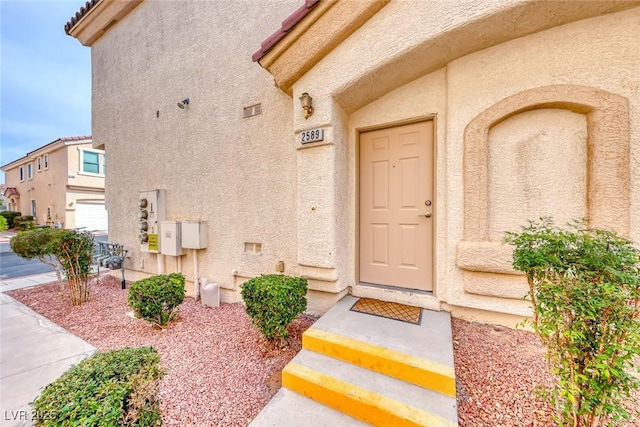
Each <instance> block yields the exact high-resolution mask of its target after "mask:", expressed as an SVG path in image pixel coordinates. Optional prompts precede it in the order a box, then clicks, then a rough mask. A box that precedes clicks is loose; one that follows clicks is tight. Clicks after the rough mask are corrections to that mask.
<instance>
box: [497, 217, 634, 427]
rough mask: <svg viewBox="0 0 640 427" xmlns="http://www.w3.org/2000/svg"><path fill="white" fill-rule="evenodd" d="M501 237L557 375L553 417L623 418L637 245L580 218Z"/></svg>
mask: <svg viewBox="0 0 640 427" xmlns="http://www.w3.org/2000/svg"><path fill="white" fill-rule="evenodd" d="M505 240H506V242H508V243H511V244H513V245H514V246H515V250H514V254H513V257H514V261H513V266H514V268H515V269H516V270H519V271H522V272H524V273H525V274H526V276H527V281H528V283H529V294H528V297H529V298H530V299H531V303H532V306H533V307H532V308H533V321H532V327H533V329H534V331H535V332H536V333H537V334H538V336H539V337H540V339H541V341H542V343H543V344H545V345H546V346H547V358H548V361H549V365H550V368H551V370H552V372H553V373H554V374H556V375H557V377H558V381H557V382H556V383H555V385H554V387H553V389H552V390H551V401H552V404H554V405H555V406H556V410H557V417H556V421H557V422H558V423H559V424H560V425H568V426H573V427H580V426H592V427H596V426H600V425H602V424H603V423H604V422H605V419H606V418H607V417H611V418H612V419H613V420H614V421H618V420H620V419H629V415H628V414H627V412H626V411H625V409H624V407H623V406H622V403H623V401H624V400H625V399H627V398H629V397H630V392H631V390H633V389H635V388H637V387H638V385H639V384H638V380H637V379H636V378H634V377H633V375H631V370H632V369H633V368H634V366H633V364H634V361H633V358H634V357H635V356H637V355H638V354H640V252H639V251H638V249H636V248H635V247H634V246H633V244H632V242H630V241H628V240H626V239H623V238H621V237H619V236H617V235H616V234H615V233H613V232H609V231H605V230H598V229H590V228H587V227H586V226H585V225H584V224H583V223H575V224H572V225H571V229H570V230H561V229H558V228H556V227H555V226H554V225H553V223H552V221H551V220H550V219H548V218H543V219H541V221H539V222H530V224H529V226H527V227H523V230H522V232H521V233H507V236H506V239H505ZM639 371H640V369H639Z"/></svg>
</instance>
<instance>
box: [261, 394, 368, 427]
mask: <svg viewBox="0 0 640 427" xmlns="http://www.w3.org/2000/svg"><path fill="white" fill-rule="evenodd" d="M367 425H368V424H366V423H363V422H362V421H358V420H356V419H355V418H352V417H350V416H348V415H345V414H343V413H341V412H338V411H335V410H333V409H331V408H329V407H328V406H325V405H323V404H321V403H318V402H316V401H314V400H311V399H309V398H308V397H304V396H303V395H301V394H299V393H296V392H295V391H292V390H289V389H286V388H284V387H282V388H281V389H280V390H278V392H277V393H276V395H275V396H273V398H272V399H271V400H270V401H269V403H268V404H267V406H265V407H264V408H263V409H262V411H260V413H259V414H258V416H257V417H255V418H254V419H253V421H252V422H251V423H250V424H249V427H300V426H305V427H364V426H367Z"/></svg>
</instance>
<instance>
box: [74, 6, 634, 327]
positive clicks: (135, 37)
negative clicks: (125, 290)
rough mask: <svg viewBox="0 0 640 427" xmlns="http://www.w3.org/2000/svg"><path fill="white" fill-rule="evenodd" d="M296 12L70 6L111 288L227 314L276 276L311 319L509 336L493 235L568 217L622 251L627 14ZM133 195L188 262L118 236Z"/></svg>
mask: <svg viewBox="0 0 640 427" xmlns="http://www.w3.org/2000/svg"><path fill="white" fill-rule="evenodd" d="M300 4H302V2H301V1H296V2H293V3H292V2H291V1H272V2H264V3H256V2H255V1H237V2H201V1H181V2H154V1H141V0H135V1H117V2H107V1H102V2H100V1H91V2H89V3H87V7H85V8H83V9H82V10H81V11H80V12H78V14H76V16H75V17H74V18H73V19H72V20H71V22H69V23H68V24H67V26H66V27H65V28H66V31H67V32H68V34H70V35H72V36H73V37H76V38H78V40H79V41H80V42H81V43H83V44H85V45H87V46H91V54H92V81H93V93H92V95H93V135H94V146H95V147H100V148H104V149H105V150H106V151H107V153H109V159H110V167H109V170H108V172H107V174H108V181H109V188H108V189H107V195H106V200H107V206H108V209H109V213H110V215H111V216H110V219H111V224H112V227H111V229H110V238H112V239H113V240H115V241H118V242H120V243H123V244H125V246H126V247H127V248H128V249H130V250H131V252H130V254H131V257H130V258H129V259H127V262H126V267H127V268H128V269H129V270H130V271H131V275H128V277H129V278H136V277H144V276H146V275H150V274H155V273H156V272H168V271H176V270H182V271H183V272H184V273H185V274H186V276H187V278H188V280H189V281H191V282H193V281H194V277H195V276H198V277H206V278H207V279H208V280H209V281H210V282H217V283H219V284H220V286H221V287H222V288H223V289H224V292H223V298H224V299H226V300H227V301H234V300H239V299H240V296H239V290H240V288H239V285H240V284H241V283H242V282H243V281H244V280H246V279H247V278H248V277H253V276H257V275H259V274H263V273H273V272H276V271H281V270H283V269H284V272H285V273H287V274H291V275H300V276H303V277H306V278H308V279H309V309H310V311H311V312H315V313H322V312H323V311H325V310H326V309H327V308H328V307H329V306H331V305H332V304H333V303H335V302H336V301H337V300H339V299H340V298H342V297H343V296H344V295H345V294H347V293H351V294H354V295H357V296H369V297H374V298H379V299H383V300H391V301H397V302H402V303H407V304H412V305H419V306H422V307H425V308H430V309H439V310H448V311H451V312H452V314H453V315H455V316H460V317H465V318H468V319H476V320H480V321H489V322H494V323H504V324H513V323H515V322H517V321H519V320H521V316H523V315H529V314H530V313H531V312H530V308H529V304H528V303H527V302H526V301H524V300H523V299H522V297H523V296H524V295H525V293H526V291H527V287H526V283H525V280H524V277H523V276H521V275H519V274H517V273H516V272H514V271H513V270H512V268H511V250H510V248H509V247H508V246H506V245H504V244H503V243H502V239H503V236H504V232H505V231H507V230H515V231H517V230H519V228H520V226H522V225H526V223H527V221H528V220H530V219H536V218H538V217H540V216H547V215H550V216H553V217H554V218H555V219H556V221H557V222H558V223H560V224H563V223H564V222H566V221H568V220H570V219H574V218H581V217H585V218H587V219H588V220H589V222H590V224H591V225H593V226H597V227H605V228H610V229H614V230H616V231H618V232H619V233H621V234H622V235H623V236H627V237H629V238H631V239H634V240H636V241H640V164H639V163H638V159H640V73H639V72H638V63H639V60H640V56H639V52H640V37H638V34H640V2H639V1H615V2H612V1H589V2H582V1H553V2H540V1H519V0H518V1H517V0H497V1H492V2H487V1H482V0H477V1H428V0H419V1H390V2H387V1H380V0H378V1H376V0H361V1H346V0H339V1H329V0H327V1H315V0H307V1H305V2H304V4H302V6H300ZM299 6H300V7H299ZM296 7H298V8H297V9H296ZM291 12H293V14H291ZM287 16H288V18H287ZM279 22H282V24H281V26H280V28H279V29H278V26H279V24H278V23H279ZM276 29H277V31H276V32H275V33H273V31H274V30H276ZM272 33H273V34H272ZM268 34H272V36H270V37H268V38H266V40H265V37H266V36H267V35H268ZM258 48H259V49H258ZM256 49H258V51H257V52H256ZM252 60H253V61H257V62H259V65H258V64H257V63H254V62H252ZM260 66H261V67H262V68H261V67H260ZM304 94H308V95H310V98H311V99H309V98H307V97H305V96H303V95H304ZM300 98H302V99H300ZM187 99H188V101H187ZM301 101H303V102H305V103H307V106H309V105H308V103H309V102H310V103H311V104H312V108H313V110H311V109H310V108H307V109H306V110H305V109H303V107H302V105H301ZM178 102H179V103H180V105H179V106H180V108H178V106H177V105H176V104H177V103H178ZM309 113H313V114H312V115H310V114H309ZM155 189H161V190H164V192H157V193H144V194H143V193H141V192H144V191H149V190H155ZM149 194H156V195H158V197H159V198H160V199H162V198H165V197H166V199H165V203H164V204H163V206H162V207H163V208H164V209H160V210H158V212H157V213H153V215H154V216H155V215H157V217H155V219H158V220H161V219H163V218H162V217H164V218H165V219H167V220H173V221H187V220H196V221H206V230H207V233H208V245H207V246H206V248H205V249H204V250H201V251H199V252H196V251H195V250H193V251H188V252H187V253H186V255H177V253H178V252H179V251H176V250H175V247H174V246H172V247H168V246H167V247H165V246H162V245H161V246H160V248H159V250H160V253H164V255H158V254H156V253H154V252H155V249H157V244H156V243H155V239H156V238H157V237H158V236H159V239H160V240H161V241H162V239H163V238H165V237H167V235H169V236H171V235H173V232H172V230H169V229H167V230H165V231H166V233H165V235H164V236H163V234H162V233H159V232H158V229H156V228H154V227H153V226H152V227H151V228H149V225H148V222H147V220H146V219H145V221H143V222H140V221H139V219H138V212H139V211H140V208H139V206H140V205H139V204H140V199H141V198H144V199H147V196H148V195H149ZM143 196H144V197H143ZM147 202H148V200H147ZM143 204H144V202H143ZM156 206H159V205H158V204H157V203H156ZM143 209H146V208H143ZM140 215H143V216H144V215H147V213H140ZM149 215H151V214H149ZM145 218H146V217H145ZM141 224H142V225H141ZM160 225H162V224H160ZM167 226H168V225H167ZM141 227H142V228H145V229H146V231H143V232H141V231H140V228H141ZM148 231H151V233H149V234H148V235H147V234H145V233H147V232H148ZM138 236H141V239H142V244H140V243H139V242H138V240H137V239H138ZM145 239H147V240H146V241H145ZM173 243H175V242H173ZM190 245H191V244H190ZM190 245H188V246H189V247H192V246H190ZM202 246H205V245H201V246H198V247H202ZM163 248H164V249H163ZM194 257H197V258H196V259H194ZM194 261H195V262H194ZM192 265H194V267H193V268H192V267H191V266H192ZM198 269H199V274H198V273H196V271H198ZM128 274H129V273H128Z"/></svg>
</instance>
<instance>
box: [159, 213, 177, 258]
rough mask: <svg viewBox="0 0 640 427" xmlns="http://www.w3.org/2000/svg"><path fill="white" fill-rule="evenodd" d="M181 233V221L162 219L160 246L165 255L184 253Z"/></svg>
mask: <svg viewBox="0 0 640 427" xmlns="http://www.w3.org/2000/svg"><path fill="white" fill-rule="evenodd" d="M181 235H182V227H180V221H162V222H161V223H160V247H161V248H162V254H163V255H171V256H180V255H182V239H181V238H180V236H181Z"/></svg>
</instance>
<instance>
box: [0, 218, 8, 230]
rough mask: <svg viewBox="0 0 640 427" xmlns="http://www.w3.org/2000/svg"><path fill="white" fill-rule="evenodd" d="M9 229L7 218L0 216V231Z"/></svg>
mask: <svg viewBox="0 0 640 427" xmlns="http://www.w3.org/2000/svg"><path fill="white" fill-rule="evenodd" d="M7 229H9V226H8V225H7V218H5V217H3V216H0V231H5V230H7Z"/></svg>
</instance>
